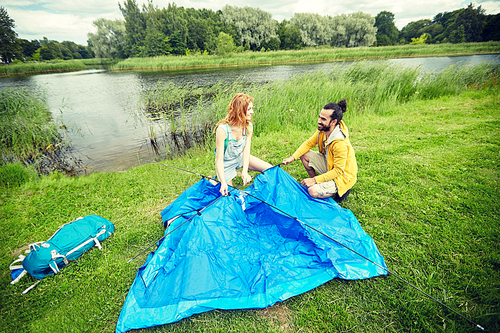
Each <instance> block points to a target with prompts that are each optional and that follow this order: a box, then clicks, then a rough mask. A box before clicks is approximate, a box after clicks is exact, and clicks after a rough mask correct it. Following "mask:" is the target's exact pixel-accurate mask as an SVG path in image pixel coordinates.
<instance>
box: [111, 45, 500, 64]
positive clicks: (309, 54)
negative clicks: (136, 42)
mask: <svg viewBox="0 0 500 333" xmlns="http://www.w3.org/2000/svg"><path fill="white" fill-rule="evenodd" d="M497 53H500V42H486V43H464V44H420V45H399V46H383V47H354V48H324V47H321V48H306V49H302V50H290V51H284V50H281V51H272V52H251V51H249V52H244V53H233V54H230V55H228V56H217V55H206V56H202V55H199V56H159V57H151V58H128V59H125V60H122V61H120V62H118V63H117V64H116V65H113V66H112V67H111V68H112V69H114V70H151V69H153V70H178V69H186V68H217V67H227V66H249V65H250V66H251V65H276V64H287V63H308V62H333V61H340V62H342V61H354V60H375V59H391V58H405V57H433V56H435V57H438V56H464V55H473V54H497Z"/></svg>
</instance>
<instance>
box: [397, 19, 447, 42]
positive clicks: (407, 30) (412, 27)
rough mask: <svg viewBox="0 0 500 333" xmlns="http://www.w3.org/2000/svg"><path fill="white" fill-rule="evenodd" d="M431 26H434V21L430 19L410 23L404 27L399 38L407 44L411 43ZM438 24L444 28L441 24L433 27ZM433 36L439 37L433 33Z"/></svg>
mask: <svg viewBox="0 0 500 333" xmlns="http://www.w3.org/2000/svg"><path fill="white" fill-rule="evenodd" d="M431 24H432V21H431V20H429V19H423V20H418V21H413V22H410V23H408V24H407V25H405V26H404V27H403V29H401V32H400V34H399V36H400V37H401V38H404V39H405V41H406V42H407V43H410V42H411V40H412V38H418V37H419V36H421V35H422V33H420V34H419V32H420V31H421V30H422V29H426V28H427V27H429V26H431ZM437 24H439V25H440V26H441V27H442V25H441V24H440V23H436V24H432V25H433V26H434V25H437ZM431 35H433V36H437V35H434V34H432V33H431Z"/></svg>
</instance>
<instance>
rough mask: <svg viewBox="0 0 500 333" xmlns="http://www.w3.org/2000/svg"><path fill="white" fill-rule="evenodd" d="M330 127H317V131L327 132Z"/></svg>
mask: <svg viewBox="0 0 500 333" xmlns="http://www.w3.org/2000/svg"><path fill="white" fill-rule="evenodd" d="M330 127H331V125H328V126H324V125H318V130H319V131H320V132H328V131H329V130H330Z"/></svg>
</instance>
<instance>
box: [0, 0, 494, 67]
mask: <svg viewBox="0 0 500 333" xmlns="http://www.w3.org/2000/svg"><path fill="white" fill-rule="evenodd" d="M118 6H119V8H120V11H121V12H122V15H123V20H121V19H118V20H107V19H104V18H99V19H97V20H95V21H94V22H93V25H94V26H95V27H96V32H91V33H88V35H87V37H88V40H87V43H88V45H87V46H82V45H78V44H75V43H74V42H70V41H64V42H62V43H59V42H57V41H54V40H48V39H47V38H45V37H44V38H43V40H32V41H28V40H25V39H18V38H17V33H15V31H14V27H15V26H14V21H13V20H12V19H11V18H10V17H9V16H8V14H7V11H6V10H5V9H4V8H3V7H0V57H1V58H2V60H3V61H4V62H7V63H9V62H11V61H12V60H14V59H17V60H20V61H27V60H35V61H36V60H52V59H81V58H84V59H86V58H93V57H98V58H113V59H123V58H128V57H153V56H160V55H169V54H172V55H189V54H200V55H201V54H219V55H224V54H227V53H231V52H243V51H247V50H252V51H272V50H293V49H301V48H304V47H321V46H327V47H358V46H387V45H398V44H418V43H428V44H429V43H465V42H481V41H490V40H493V41H498V40H500V14H495V15H486V13H485V11H484V10H483V9H482V8H481V6H479V7H478V8H474V6H473V5H472V4H470V5H468V6H467V7H466V8H462V9H458V10H455V11H452V12H444V13H438V14H437V15H436V16H435V17H434V18H433V19H432V20H430V19H422V20H418V21H414V22H410V23H408V24H407V25H406V26H405V27H403V28H402V29H401V31H399V30H398V29H397V27H396V26H395V24H394V14H392V13H391V12H389V11H382V12H380V13H379V14H377V15H376V17H372V16H371V15H369V14H365V13H362V12H357V13H352V14H341V15H337V16H333V17H332V16H322V15H319V14H309V13H296V14H294V16H293V17H292V18H290V19H289V20H287V19H284V20H283V21H282V22H278V21H276V20H273V19H272V15H271V13H269V12H266V11H263V10H261V9H259V8H252V7H248V6H247V7H243V8H241V7H236V6H230V5H226V6H224V7H223V8H222V9H221V10H217V11H213V10H209V9H204V8H203V9H195V8H184V7H182V6H181V7H179V6H177V5H176V4H175V3H169V4H168V6H167V7H166V8H158V7H157V6H154V5H153V2H152V0H151V1H150V2H148V3H147V4H145V5H143V6H142V8H139V6H138V4H137V2H136V0H125V1H124V2H123V3H120V2H119V3H118Z"/></svg>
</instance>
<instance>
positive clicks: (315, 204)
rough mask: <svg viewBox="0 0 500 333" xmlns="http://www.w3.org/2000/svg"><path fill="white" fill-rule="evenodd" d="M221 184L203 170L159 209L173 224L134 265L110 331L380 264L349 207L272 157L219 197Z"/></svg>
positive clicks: (273, 298) (285, 294) (255, 302)
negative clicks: (315, 192)
mask: <svg viewBox="0 0 500 333" xmlns="http://www.w3.org/2000/svg"><path fill="white" fill-rule="evenodd" d="M219 186H220V185H217V186H213V185H212V184H210V182H208V181H207V180H205V179H202V180H200V181H199V182H198V183H196V184H194V185H193V186H191V187H190V188H188V189H187V190H186V191H185V192H184V193H183V194H182V195H181V196H179V197H178V198H177V199H176V200H175V201H174V202H172V203H171V204H170V205H169V206H167V207H166V208H165V209H164V210H163V212H162V213H161V215H162V218H163V221H164V223H167V222H168V221H169V220H173V222H172V223H171V225H170V226H169V227H168V228H167V229H166V231H165V234H168V233H169V232H170V231H171V230H174V229H175V228H178V229H176V230H174V231H173V232H172V233H171V234H169V235H168V236H167V237H166V238H165V240H164V241H163V242H161V243H160V244H159V247H158V249H157V250H156V251H155V252H152V253H151V254H150V255H149V256H148V258H147V260H146V263H145V264H144V265H143V266H142V267H141V268H139V270H138V272H137V276H136V278H135V280H134V283H133V284H132V287H131V288H130V290H129V293H128V295H127V298H126V300H125V303H124V305H123V308H122V311H121V313H120V317H119V319H118V323H117V327H116V332H125V331H128V330H131V329H139V328H145V327H151V326H156V325H162V324H167V323H173V322H176V321H179V320H181V319H183V318H186V317H189V316H191V315H193V314H196V313H201V312H205V311H210V310H213V309H249V308H265V307H267V306H271V305H273V304H275V303H276V302H280V301H284V300H286V299H288V298H290V297H292V296H295V295H298V294H301V293H303V292H306V291H309V290H311V289H313V288H315V287H317V286H319V285H321V284H323V283H325V282H327V281H329V280H331V279H334V278H342V279H348V280H354V279H366V278H370V277H374V276H379V275H384V274H386V273H387V271H385V270H384V269H383V268H387V267H386V265H385V263H384V259H383V257H382V256H381V255H380V253H379V251H378V249H377V247H376V245H375V243H374V241H373V239H372V238H371V237H370V236H368V234H366V233H365V232H364V231H363V229H362V228H361V226H360V224H359V222H358V221H357V219H356V217H355V216H354V214H353V213H352V212H351V211H349V210H347V209H343V208H341V207H340V206H339V205H338V204H337V203H335V201H333V200H332V199H330V198H329V199H313V198H311V197H310V196H309V195H308V193H307V190H306V188H304V187H303V186H302V185H300V184H299V183H297V181H295V180H294V179H293V178H292V177H291V176H290V175H288V174H287V173H286V172H285V171H283V170H282V169H281V168H280V167H274V168H271V169H269V170H266V171H265V172H264V173H262V174H259V175H258V176H257V177H256V178H255V180H254V182H253V184H252V186H250V187H248V188H247V189H246V190H245V191H239V190H237V189H235V190H233V191H232V192H231V195H230V196H227V197H221V198H220V194H219ZM256 198H258V199H261V200H263V201H265V202H267V203H269V204H270V205H272V206H274V208H273V207H271V206H270V205H268V204H265V203H263V202H262V201H260V200H258V199H256ZM207 205H209V206H208V207H207ZM205 207H206V208H205ZM197 211H198V213H197ZM193 215H195V217H194V218H191V217H192V216H193ZM289 215H290V216H292V217H293V218H292V217H290V216H289ZM177 216H178V218H175V217H177ZM189 218H191V219H189ZM188 219H189V220H188ZM186 220H188V221H187V222H186ZM184 222H185V223H184ZM183 223H184V224H183ZM305 224H307V226H306V225H305ZM311 227H313V228H315V229H317V230H313V229H312V228H311ZM318 231H321V233H324V234H325V235H328V236H330V237H331V238H333V239H335V240H336V241H337V242H339V243H341V244H343V245H345V246H342V245H339V244H338V243H337V242H335V241H333V240H331V239H329V238H328V237H326V236H324V235H322V234H321V233H320V232H318ZM346 247H348V248H350V249H353V250H354V251H356V252H357V253H359V254H361V255H362V256H364V257H366V258H369V259H370V260H372V261H374V262H376V263H377V264H378V265H380V266H381V267H378V266H377V265H375V264H373V263H371V262H369V261H368V260H366V259H365V258H363V257H361V256H360V255H358V254H355V253H353V252H352V251H350V250H349V249H347V248H346ZM382 267H383V268H382Z"/></svg>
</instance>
